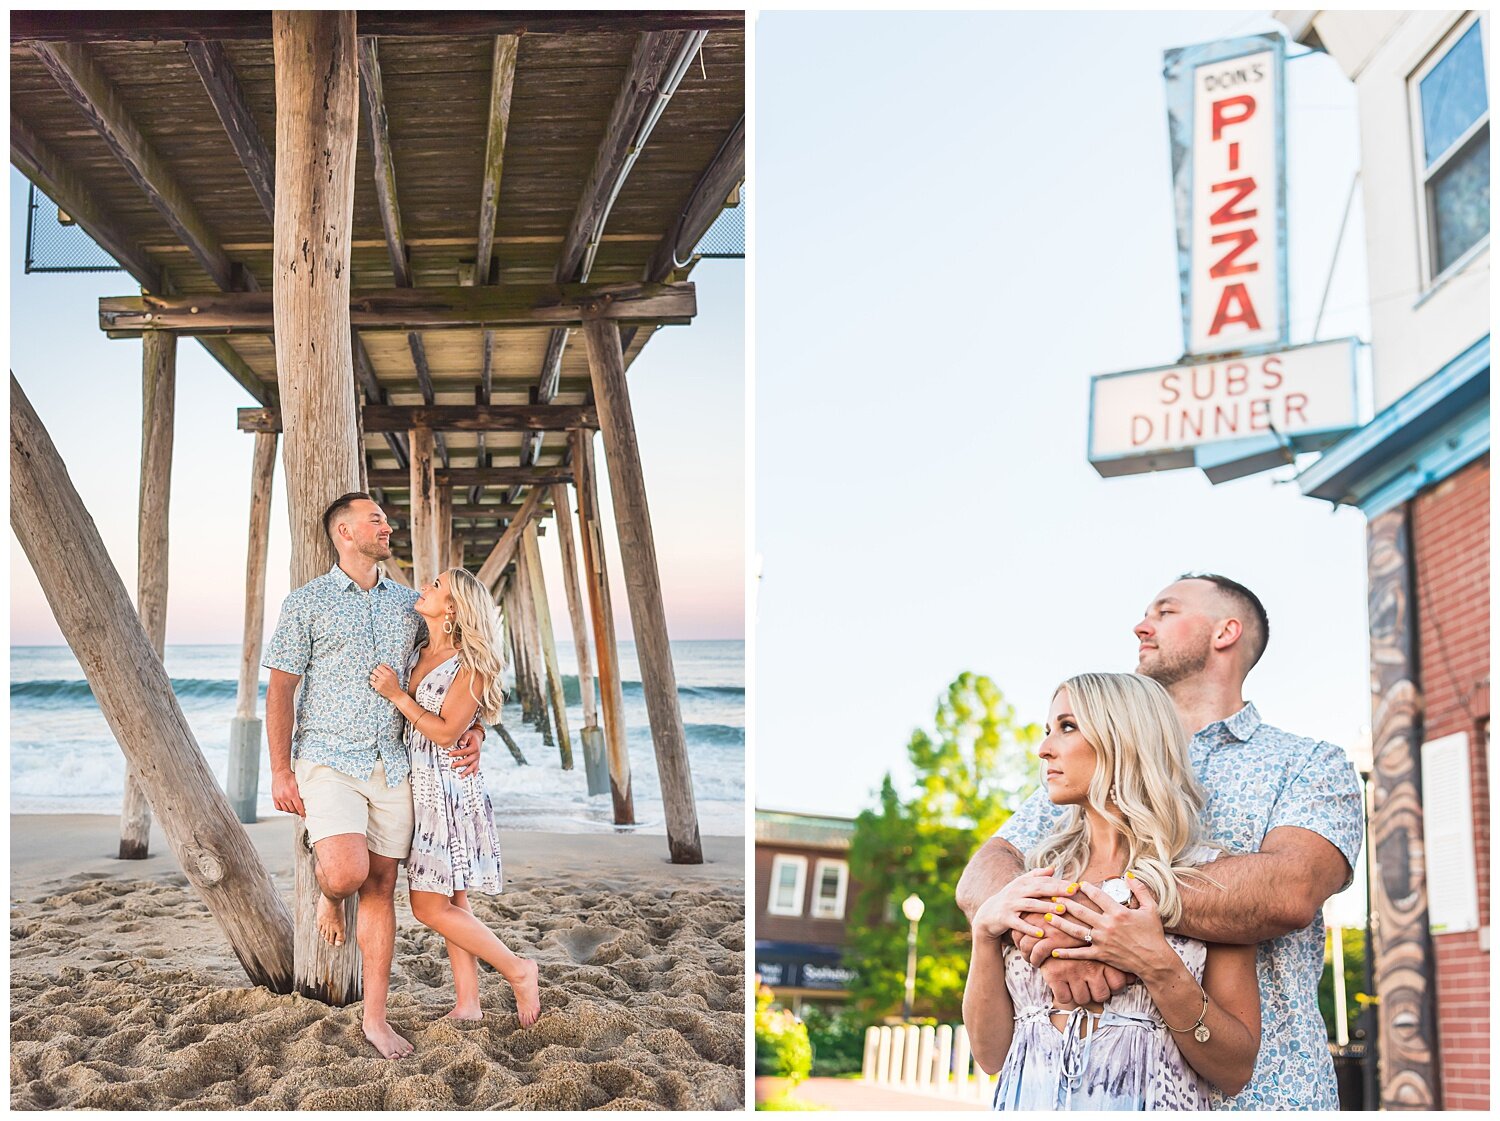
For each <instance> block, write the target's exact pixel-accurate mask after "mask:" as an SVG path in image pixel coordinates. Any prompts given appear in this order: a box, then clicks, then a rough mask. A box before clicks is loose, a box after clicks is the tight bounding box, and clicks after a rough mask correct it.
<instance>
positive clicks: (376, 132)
mask: <svg viewBox="0 0 1500 1121" xmlns="http://www.w3.org/2000/svg"><path fill="white" fill-rule="evenodd" d="M359 100H360V104H361V105H362V106H363V107H364V112H365V128H366V129H367V130H368V133H369V138H370V155H371V156H372V157H373V161H374V165H375V201H376V203H377V205H378V206H379V208H380V225H381V228H382V229H383V230H384V231H385V247H386V250H387V251H388V252H389V253H390V257H391V272H392V273H393V274H394V276H395V278H396V287H397V288H410V287H411V259H410V258H409V257H408V256H407V251H406V238H405V236H404V235H403V234H402V232H401V205H400V203H399V202H398V200H397V197H396V163H395V161H394V160H393V159H392V158H391V126H390V120H389V118H388V117H387V116H386V111H385V86H384V84H383V83H382V82H381V80H380V52H379V47H378V46H377V45H376V42H375V37H374V36H372V35H361V36H360V37H359Z"/></svg>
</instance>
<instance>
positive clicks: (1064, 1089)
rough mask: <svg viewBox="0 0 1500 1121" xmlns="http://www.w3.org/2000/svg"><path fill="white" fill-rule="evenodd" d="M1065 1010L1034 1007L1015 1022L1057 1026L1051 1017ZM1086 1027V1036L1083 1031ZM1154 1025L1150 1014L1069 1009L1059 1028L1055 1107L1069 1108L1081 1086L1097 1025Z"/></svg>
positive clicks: (1098, 1027) (1123, 1026)
mask: <svg viewBox="0 0 1500 1121" xmlns="http://www.w3.org/2000/svg"><path fill="white" fill-rule="evenodd" d="M1063 1011H1065V1009H1061V1008H1035V1009H1032V1011H1030V1012H1028V1013H1026V1014H1025V1015H1024V1016H1017V1017H1016V1023H1018V1024H1031V1023H1043V1024H1046V1025H1047V1026H1048V1027H1049V1028H1053V1029H1054V1030H1055V1029H1056V1025H1055V1024H1054V1023H1053V1022H1052V1017H1053V1016H1054V1015H1057V1014H1058V1013H1060V1012H1063ZM1085 1025H1087V1026H1088V1029H1089V1031H1088V1035H1084V1034H1083V1028H1084V1026H1085ZM1108 1027H1122V1028H1147V1029H1151V1028H1155V1027H1156V1021H1155V1020H1154V1019H1152V1018H1151V1017H1150V1016H1137V1015H1133V1014H1131V1013H1129V1012H1115V1011H1112V1010H1110V1009H1108V1008H1106V1009H1105V1010H1104V1011H1103V1012H1090V1011H1089V1010H1088V1009H1087V1008H1074V1009H1072V1010H1070V1011H1068V1022H1067V1024H1066V1025H1065V1026H1064V1027H1063V1030H1062V1054H1061V1056H1060V1057H1059V1059H1058V1069H1057V1099H1058V1104H1057V1108H1058V1109H1069V1108H1071V1103H1072V1100H1073V1091H1074V1090H1077V1089H1079V1088H1080V1087H1082V1085H1083V1075H1084V1071H1086V1070H1087V1069H1088V1064H1089V1051H1090V1050H1091V1049H1092V1048H1093V1046H1094V1037H1095V1036H1096V1035H1098V1034H1099V1029H1100V1028H1108Z"/></svg>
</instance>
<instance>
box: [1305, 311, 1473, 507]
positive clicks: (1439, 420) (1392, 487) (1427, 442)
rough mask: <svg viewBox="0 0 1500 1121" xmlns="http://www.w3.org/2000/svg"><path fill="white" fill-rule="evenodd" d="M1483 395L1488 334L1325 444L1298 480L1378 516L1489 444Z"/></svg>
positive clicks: (1315, 493) (1309, 491)
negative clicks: (1357, 426)
mask: <svg viewBox="0 0 1500 1121" xmlns="http://www.w3.org/2000/svg"><path fill="white" fill-rule="evenodd" d="M1489 401H1490V337H1489V336H1488V335H1486V336H1485V337H1484V338H1482V339H1480V340H1479V341H1478V342H1476V343H1475V344H1474V345H1473V346H1471V347H1469V348H1468V349H1467V350H1465V351H1464V352H1463V353H1462V354H1460V355H1459V356H1458V357H1456V358H1454V359H1453V360H1452V361H1451V362H1449V363H1448V364H1447V365H1446V366H1444V367H1443V368H1442V369H1441V370H1439V371H1437V372H1436V373H1435V374H1433V375H1432V376H1431V377H1430V378H1428V379H1427V380H1426V381H1424V382H1423V383H1422V384H1421V385H1419V386H1417V387H1416V388H1415V389H1413V390H1412V391H1411V392H1409V393H1407V394H1406V396H1404V397H1402V398H1401V399H1400V400H1398V401H1396V402H1395V403H1394V404H1392V405H1391V406H1390V407H1389V408H1387V409H1386V410H1385V411H1384V412H1382V413H1381V414H1380V415H1379V416H1377V417H1375V419H1374V420H1372V421H1370V423H1369V424H1367V425H1365V426H1364V427H1363V428H1361V429H1359V431H1357V432H1354V433H1351V434H1350V435H1348V436H1346V437H1344V439H1342V440H1340V441H1339V442H1338V443H1337V444H1335V445H1333V447H1331V448H1329V449H1328V450H1327V451H1326V452H1324V453H1323V454H1322V455H1321V456H1320V457H1319V458H1318V460H1317V462H1315V463H1313V464H1312V466H1310V467H1308V468H1307V469H1306V470H1305V471H1303V472H1302V473H1301V474H1300V475H1298V476H1297V483H1298V485H1299V486H1300V487H1301V488H1302V493H1303V494H1305V495H1308V496H1309V497H1311V498H1322V499H1325V500H1326V501H1329V502H1336V503H1342V504H1345V505H1349V506H1358V507H1359V508H1360V509H1361V510H1362V511H1364V513H1365V516H1366V517H1371V518H1373V517H1376V516H1378V515H1380V514H1382V513H1384V512H1385V511H1386V510H1389V509H1391V508H1393V507H1395V506H1399V505H1400V504H1401V503H1402V502H1405V501H1406V500H1407V499H1409V498H1411V497H1413V496H1414V495H1415V494H1417V492H1419V491H1421V490H1424V489H1426V488H1427V487H1429V486H1431V485H1432V484H1434V483H1437V482H1440V481H1442V480H1443V479H1445V478H1447V477H1448V476H1449V475H1451V474H1452V473H1453V472H1454V471H1457V470H1458V469H1459V468H1460V467H1462V466H1463V465H1464V464H1466V463H1469V462H1470V461H1472V460H1474V459H1476V458H1477V457H1479V456H1481V455H1483V454H1484V453H1485V452H1486V451H1488V450H1489V446H1490V425H1489V420H1490V405H1489Z"/></svg>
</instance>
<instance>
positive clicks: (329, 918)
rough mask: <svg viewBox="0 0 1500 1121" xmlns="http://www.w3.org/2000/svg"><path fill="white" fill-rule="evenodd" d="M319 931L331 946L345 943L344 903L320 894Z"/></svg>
mask: <svg viewBox="0 0 1500 1121" xmlns="http://www.w3.org/2000/svg"><path fill="white" fill-rule="evenodd" d="M317 923H318V933H319V934H321V935H322V936H323V941H325V942H327V943H328V944H329V945H330V946H342V945H343V944H344V905H343V903H342V902H340V903H335V902H334V901H333V900H332V899H329V898H328V896H326V895H323V894H322V893H321V892H320V893H319V894H318V919H317Z"/></svg>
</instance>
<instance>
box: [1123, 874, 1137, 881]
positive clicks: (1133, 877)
mask: <svg viewBox="0 0 1500 1121" xmlns="http://www.w3.org/2000/svg"><path fill="white" fill-rule="evenodd" d="M1125 878H1126V879H1127V880H1133V879H1135V873H1134V872H1126V873H1125Z"/></svg>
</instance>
